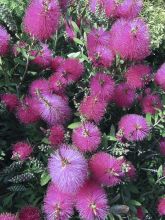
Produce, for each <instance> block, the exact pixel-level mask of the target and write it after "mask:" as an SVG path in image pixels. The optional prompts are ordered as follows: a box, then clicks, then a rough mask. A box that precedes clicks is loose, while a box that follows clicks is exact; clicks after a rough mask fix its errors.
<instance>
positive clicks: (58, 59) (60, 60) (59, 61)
mask: <svg viewBox="0 0 165 220" xmlns="http://www.w3.org/2000/svg"><path fill="white" fill-rule="evenodd" d="M64 61H65V59H64V58H63V57H60V56H57V57H55V58H53V59H52V62H51V68H52V70H53V71H54V72H56V71H57V70H58V68H60V67H61V66H62V64H63V63H64Z"/></svg>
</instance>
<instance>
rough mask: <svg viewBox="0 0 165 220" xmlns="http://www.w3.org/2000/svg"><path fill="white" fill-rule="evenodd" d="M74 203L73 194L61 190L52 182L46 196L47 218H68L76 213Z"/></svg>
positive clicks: (49, 219)
mask: <svg viewBox="0 0 165 220" xmlns="http://www.w3.org/2000/svg"><path fill="white" fill-rule="evenodd" d="M66 190H67V189H66ZM73 203H74V198H73V196H72V195H70V194H65V193H63V192H61V191H59V190H58V188H57V187H56V186H55V184H53V183H51V184H50V185H49V186H48V189H47V192H46V195H45V198H44V212H45V214H46V216H47V220H54V219H56V220H68V219H69V218H70V217H71V216H72V215H73V213H74V211H73Z"/></svg>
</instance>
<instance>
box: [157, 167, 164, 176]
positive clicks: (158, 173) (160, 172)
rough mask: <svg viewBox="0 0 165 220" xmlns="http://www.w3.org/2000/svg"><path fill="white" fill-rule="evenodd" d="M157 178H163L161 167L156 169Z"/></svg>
mask: <svg viewBox="0 0 165 220" xmlns="http://www.w3.org/2000/svg"><path fill="white" fill-rule="evenodd" d="M157 176H158V177H162V176H163V166H162V165H161V166H160V167H159V168H158V172H157Z"/></svg>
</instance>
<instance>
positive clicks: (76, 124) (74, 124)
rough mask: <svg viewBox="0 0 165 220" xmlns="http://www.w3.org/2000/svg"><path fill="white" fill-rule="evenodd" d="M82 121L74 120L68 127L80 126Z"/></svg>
mask: <svg viewBox="0 0 165 220" xmlns="http://www.w3.org/2000/svg"><path fill="white" fill-rule="evenodd" d="M80 124H81V122H74V123H72V124H70V125H68V128H69V129H75V128H78V127H79V126H80Z"/></svg>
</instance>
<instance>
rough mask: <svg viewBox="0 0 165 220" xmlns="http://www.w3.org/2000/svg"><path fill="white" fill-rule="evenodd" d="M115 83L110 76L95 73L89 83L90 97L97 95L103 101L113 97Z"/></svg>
mask: <svg viewBox="0 0 165 220" xmlns="http://www.w3.org/2000/svg"><path fill="white" fill-rule="evenodd" d="M114 86H115V83H114V81H113V79H112V78H111V76H110V75H107V74H105V73H97V74H96V75H95V76H93V77H92V79H91V81H90V92H91V95H99V96H100V97H101V98H102V99H104V100H105V101H110V100H111V98H112V97H113V93H114Z"/></svg>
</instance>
